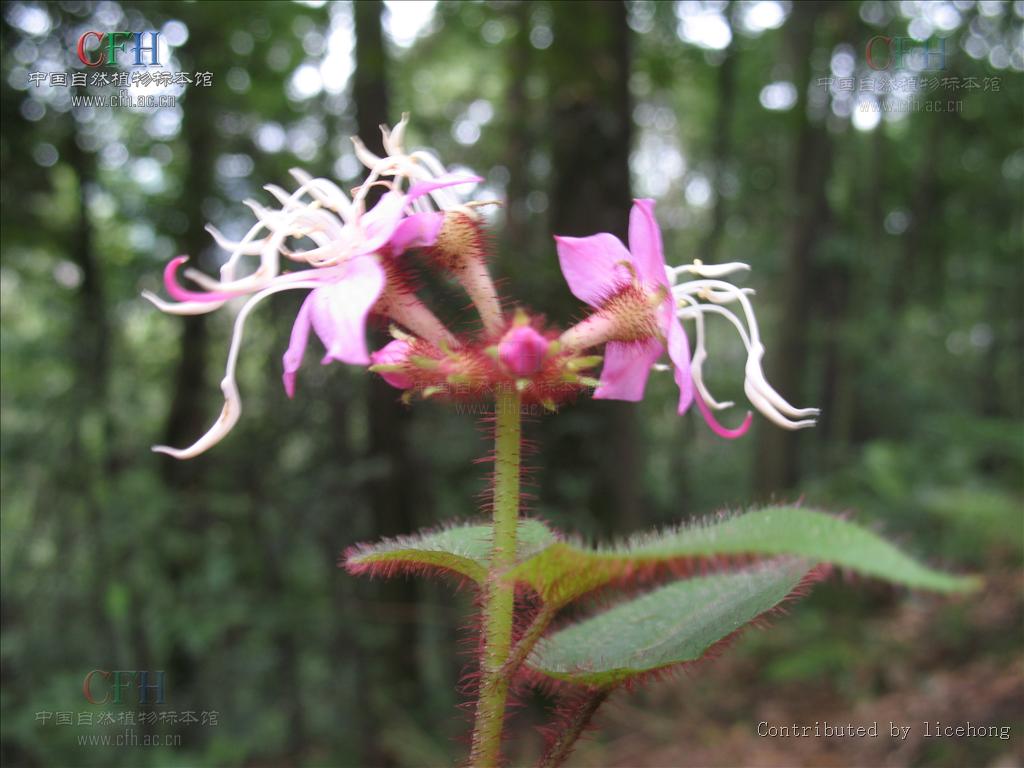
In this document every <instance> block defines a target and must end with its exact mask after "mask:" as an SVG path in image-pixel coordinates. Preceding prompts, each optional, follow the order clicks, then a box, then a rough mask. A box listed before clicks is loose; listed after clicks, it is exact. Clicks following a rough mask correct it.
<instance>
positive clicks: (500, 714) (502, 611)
mask: <svg viewBox="0 0 1024 768" xmlns="http://www.w3.org/2000/svg"><path fill="white" fill-rule="evenodd" d="M494 409H495V435H494V529H493V530H494V538H493V543H492V545H491V562H490V568H489V571H488V575H487V585H486V587H485V589H484V595H483V603H484V604H483V636H484V648H483V656H482V658H481V660H480V698H479V700H478V701H477V707H476V723H475V726H474V729H473V749H472V752H471V754H470V764H471V765H472V766H474V768H493V766H496V765H498V762H499V759H500V757H501V730H502V726H503V725H504V722H505V700H506V698H507V697H508V683H509V680H508V677H506V676H505V675H503V674H502V672H503V668H504V666H505V662H506V661H507V660H508V656H509V651H510V648H511V645H512V619H513V609H514V598H515V587H514V585H512V584H507V583H505V582H503V581H502V579H501V576H502V575H503V574H504V572H505V571H506V570H507V569H508V568H509V567H510V566H511V565H513V564H515V557H516V524H517V522H518V518H519V469H520V468H519V462H520V451H521V446H522V425H521V422H520V412H519V411H520V400H519V393H518V392H515V391H514V390H512V391H507V392H506V391H499V392H498V395H497V397H496V398H495V402H494Z"/></svg>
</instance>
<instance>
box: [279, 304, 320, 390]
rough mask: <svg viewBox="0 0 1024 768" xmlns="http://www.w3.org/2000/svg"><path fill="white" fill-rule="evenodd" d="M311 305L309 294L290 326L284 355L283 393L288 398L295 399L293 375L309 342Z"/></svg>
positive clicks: (300, 363)
mask: <svg viewBox="0 0 1024 768" xmlns="http://www.w3.org/2000/svg"><path fill="white" fill-rule="evenodd" d="M312 305H313V296H312V294H310V295H309V296H307V297H306V300H305V301H303V302H302V306H301V307H299V313H298V314H297V315H295V324H294V325H293V326H292V336H291V340H290V341H289V343H288V349H287V350H285V353H284V360H283V362H284V375H283V376H282V379H283V380H284V391H285V392H286V393H287V394H288V397H295V374H296V372H297V371H298V370H299V366H301V365H302V357H303V355H304V354H305V353H306V344H307V343H308V342H309V328H310V319H309V313H310V308H311V307H312Z"/></svg>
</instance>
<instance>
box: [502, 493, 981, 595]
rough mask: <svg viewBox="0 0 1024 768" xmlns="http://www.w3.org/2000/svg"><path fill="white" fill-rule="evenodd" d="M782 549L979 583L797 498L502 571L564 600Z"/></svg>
mask: <svg viewBox="0 0 1024 768" xmlns="http://www.w3.org/2000/svg"><path fill="white" fill-rule="evenodd" d="M780 556H792V557H800V558H805V559H807V560H808V561H811V562H819V563H829V564H832V565H835V566H838V567H840V568H845V569H849V570H850V571H853V572H855V573H859V574H861V575H864V576H868V577H872V578H878V579H884V580H886V581H889V582H892V583H894V584H902V585H904V586H907V587H911V588H915V589H928V590H932V591H936V592H962V591H967V590H970V589H975V588H977V586H978V581H977V579H975V578H971V577H962V576H954V575H951V574H947V573H942V572H941V571H936V570H933V569H932V568H929V567H928V566H926V565H924V564H922V563H920V562H918V561H917V560H915V559H913V558H912V557H910V556H909V555H907V554H905V553H903V552H902V551H901V550H899V549H898V548H897V547H895V546H893V545H892V544H890V543H889V542H888V541H886V540H885V539H883V538H882V537H881V536H879V535H877V534H876V533H874V532H872V531H870V530H868V529H866V528H862V527H860V526H858V525H855V524H854V523H852V522H849V521H848V520H845V519H843V518H842V517H838V516H835V515H829V514H826V513H824V512H818V511H816V510H813V509H806V508H803V507H796V506H779V507H765V508H763V509H757V510H753V511H750V512H747V513H746V514H742V515H724V514H723V515H720V516H718V517H715V518H709V519H707V520H703V521H699V522H697V523H691V524H688V525H684V526H681V527H678V528H673V529H669V530H665V531H660V532H655V533H648V534H643V535H641V536H635V537H633V538H631V539H629V540H628V541H626V542H625V543H624V544H619V545H615V546H611V547H598V548H593V547H589V546H585V545H583V544H581V543H573V542H568V541H560V542H555V543H552V544H551V546H549V547H546V548H545V549H543V550H541V551H538V552H537V554H535V555H534V556H533V557H531V558H529V559H528V560H525V561H524V562H522V563H520V564H519V565H518V566H516V567H515V568H513V569H511V570H510V571H509V572H508V574H506V578H509V579H514V580H515V581H517V582H519V583H523V584H525V585H527V586H529V587H531V588H532V589H534V590H536V592H537V593H538V594H540V596H541V597H542V598H543V599H544V600H545V601H547V602H551V603H555V604H557V605H565V604H567V603H569V602H571V601H572V600H575V599H577V598H579V597H581V596H582V595H585V594H587V593H588V592H591V591H593V590H595V589H598V588H601V587H605V586H618V585H626V584H630V583H636V582H640V581H645V580H647V581H649V580H650V579H651V578H653V577H657V576H664V575H666V574H668V575H672V576H676V577H679V576H689V575H692V574H693V573H701V572H702V571H707V570H726V569H729V568H734V567H736V566H737V565H746V564H749V563H750V562H751V561H754V560H759V559H762V558H772V557H780Z"/></svg>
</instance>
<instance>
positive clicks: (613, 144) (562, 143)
mask: <svg viewBox="0 0 1024 768" xmlns="http://www.w3.org/2000/svg"><path fill="white" fill-rule="evenodd" d="M552 12H553V17H554V18H553V22H554V23H553V29H554V35H555V44H554V45H553V46H552V47H551V49H550V51H549V52H548V57H549V61H550V67H551V68H550V70H549V76H550V78H551V85H550V88H551V108H550V110H549V114H550V119H551V125H550V129H549V135H550V137H551V160H552V162H551V165H552V177H553V178H552V195H551V230H552V231H553V232H555V233H557V234H559V235H571V236H583V235H591V234H594V233H596V232H611V233H612V234H615V235H617V236H618V237H619V238H621V239H622V241H623V242H625V241H626V239H627V227H628V221H629V209H630V206H631V194H630V179H629V152H630V145H631V138H632V115H633V110H632V101H631V98H630V94H629V74H630V38H629V36H630V30H629V25H628V24H627V23H626V6H625V4H624V3H622V2H615V1H609V0H602V1H599V2H589V3H586V4H577V3H555V4H553V6H552ZM593 408H594V410H593V411H592V414H593V415H595V416H596V415H597V414H600V419H599V420H597V419H594V420H592V423H591V425H590V427H589V430H588V432H587V434H586V435H580V436H578V437H579V438H580V439H581V440H585V441H588V442H590V443H591V444H592V445H594V446H598V450H599V454H598V467H596V470H597V471H596V472H595V471H594V470H595V468H594V467H588V468H587V469H585V470H584V469H582V468H580V467H577V468H576V469H575V473H576V474H580V473H583V472H585V473H586V474H587V475H589V476H591V477H597V478H598V481H597V483H596V484H595V485H594V486H593V487H592V489H591V496H590V508H591V510H592V511H593V513H594V515H595V516H596V517H597V518H598V520H600V521H601V522H602V523H603V524H604V525H605V526H606V527H607V528H610V529H618V530H627V529H633V528H635V527H637V525H638V524H640V523H642V522H643V519H642V513H641V510H640V487H641V477H640V475H641V468H642V463H643V462H642V456H641V446H640V429H639V423H638V417H637V413H636V406H635V405H634V404H632V403H618V402H602V403H597V404H595V405H594V406H593ZM561 448H562V450H559V451H558V452H556V453H555V455H559V454H562V456H561V458H560V461H561V462H563V463H564V462H572V461H573V458H572V456H573V455H577V454H579V447H578V446H577V447H573V446H569V445H565V446H562V447H561ZM563 451H564V453H563ZM561 471H563V472H568V473H569V474H572V473H573V471H574V470H573V469H572V468H571V467H564V466H563V467H562V470H561Z"/></svg>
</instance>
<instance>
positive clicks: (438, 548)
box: [344, 519, 556, 584]
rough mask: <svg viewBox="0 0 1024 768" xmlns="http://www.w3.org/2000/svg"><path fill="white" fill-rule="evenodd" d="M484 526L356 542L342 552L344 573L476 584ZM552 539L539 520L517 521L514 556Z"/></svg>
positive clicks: (485, 548)
mask: <svg viewBox="0 0 1024 768" xmlns="http://www.w3.org/2000/svg"><path fill="white" fill-rule="evenodd" d="M491 537H492V528H491V526H490V525H457V526H451V527H449V528H442V529H440V530H436V531H429V532H423V533H419V534H415V535H412V536H399V537H397V538H394V539H384V540H382V541H379V542H376V543H373V544H357V545H355V546H354V547H350V548H349V549H348V550H347V551H346V552H345V556H344V565H345V568H346V569H347V570H348V571H349V573H353V574H363V573H368V574H370V575H372V576H385V577H387V576H393V575H396V574H399V573H423V572H432V571H440V572H447V573H455V574H457V575H459V576H461V577H463V578H467V579H471V580H472V581H475V582H476V583H478V584H482V583H483V582H484V581H485V580H486V578H487V567H488V563H489V561H490V556H491ZM555 541H556V537H555V534H554V533H552V531H551V529H550V528H548V527H547V526H546V525H545V524H544V523H542V522H541V521H539V520H530V519H522V520H520V521H519V526H518V530H517V533H516V542H517V544H516V547H517V558H518V560H519V561H522V560H525V559H527V558H529V557H532V556H533V555H535V554H537V553H538V552H540V551H543V550H544V549H546V548H547V547H549V546H551V545H552V544H554V543H555Z"/></svg>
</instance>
